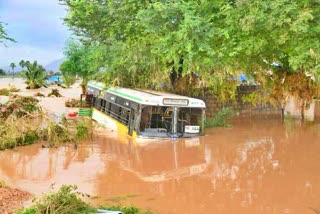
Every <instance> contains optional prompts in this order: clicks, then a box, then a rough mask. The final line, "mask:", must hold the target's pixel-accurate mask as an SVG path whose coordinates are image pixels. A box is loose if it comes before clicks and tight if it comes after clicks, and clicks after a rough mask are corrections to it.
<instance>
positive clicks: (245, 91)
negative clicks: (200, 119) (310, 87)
mask: <svg viewBox="0 0 320 214" xmlns="http://www.w3.org/2000/svg"><path fill="white" fill-rule="evenodd" d="M257 90H259V86H251V85H243V86H238V88H237V93H236V99H235V100H231V101H228V102H225V103H222V102H220V101H219V100H218V99H217V98H215V97H214V96H212V95H211V96H210V95H209V96H206V97H205V98H204V101H205V103H206V106H207V109H206V117H208V118H212V117H214V115H215V114H216V113H217V112H218V111H219V110H221V109H222V108H223V107H229V108H231V109H233V110H234V111H235V112H236V114H237V115H238V116H240V117H268V118H270V117H276V118H280V117H281V109H280V108H279V107H274V106H272V105H271V104H265V103H260V104H257V105H256V106H254V105H252V104H250V103H246V102H243V100H242V97H243V96H247V95H249V94H251V93H253V92H255V91H257Z"/></svg>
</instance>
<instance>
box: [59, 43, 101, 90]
mask: <svg viewBox="0 0 320 214" xmlns="http://www.w3.org/2000/svg"><path fill="white" fill-rule="evenodd" d="M91 52H92V47H91V46H89V45H83V44H81V43H80V42H77V41H75V40H70V41H68V43H67V45H66V48H65V51H64V54H65V55H66V57H67V60H66V61H64V62H63V63H62V64H61V66H60V70H61V71H62V74H63V76H64V79H66V77H67V78H68V77H71V78H72V77H74V76H79V77H80V78H82V83H81V86H82V93H83V94H85V93H86V85H87V82H88V80H90V79H91V78H92V76H93V75H94V74H95V73H96V71H95V70H93V69H91V67H90V65H91V63H92V62H91ZM70 81H71V82H72V79H70Z"/></svg>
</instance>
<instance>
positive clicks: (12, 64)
mask: <svg viewBox="0 0 320 214" xmlns="http://www.w3.org/2000/svg"><path fill="white" fill-rule="evenodd" d="M10 67H11V69H12V78H14V68H15V67H17V66H16V64H14V63H13V62H12V63H10Z"/></svg>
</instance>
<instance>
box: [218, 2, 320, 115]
mask: <svg viewBox="0 0 320 214" xmlns="http://www.w3.org/2000/svg"><path fill="white" fill-rule="evenodd" d="M219 15H220V17H221V18H222V19H223V20H224V27H223V28H221V29H220V30H221V32H222V34H221V35H223V37H222V38H221V43H220V45H219V48H220V50H219V52H224V53H227V57H226V59H227V60H225V61H226V62H227V61H229V62H232V64H233V65H234V66H235V68H236V69H240V70H243V71H246V72H247V73H248V74H250V75H253V76H255V77H256V79H257V80H258V81H259V82H261V83H262V84H263V85H264V86H265V87H266V88H267V89H268V88H269V89H270V90H271V98H274V99H275V100H276V102H278V103H279V104H280V105H281V106H282V108H284V106H285V104H286V100H287V97H288V95H293V96H295V97H297V98H299V99H301V104H302V112H301V115H302V118H303V109H304V107H305V106H307V105H308V104H310V102H311V101H312V97H313V95H314V93H315V87H317V85H319V83H320V81H319V79H320V76H319V74H320V70H319V64H318V58H319V53H320V44H319V42H318V38H319V36H320V28H319V27H318V24H317V23H318V22H319V21H320V7H319V2H317V1H313V0H304V1H298V0H295V1H288V0H267V1H259V0H245V1H237V2H235V4H228V5H225V6H224V7H223V8H222V10H221V11H220V13H219ZM309 76H312V78H309ZM293 77H295V78H296V80H299V81H293V80H294V79H295V78H293ZM301 85H304V86H305V87H304V88H301V87H300V86H301Z"/></svg>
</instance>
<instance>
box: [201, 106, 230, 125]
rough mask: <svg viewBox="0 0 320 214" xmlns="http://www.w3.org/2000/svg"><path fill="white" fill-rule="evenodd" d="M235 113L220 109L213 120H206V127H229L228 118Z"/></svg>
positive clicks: (228, 109) (227, 109)
mask: <svg viewBox="0 0 320 214" xmlns="http://www.w3.org/2000/svg"><path fill="white" fill-rule="evenodd" d="M234 115H235V112H234V111H233V110H232V109H231V108H228V107H227V108H222V109H221V110H220V111H218V112H217V113H216V114H215V116H214V118H213V119H206V120H205V126H206V127H231V124H230V123H229V121H228V120H229V119H230V117H232V116H234Z"/></svg>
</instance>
